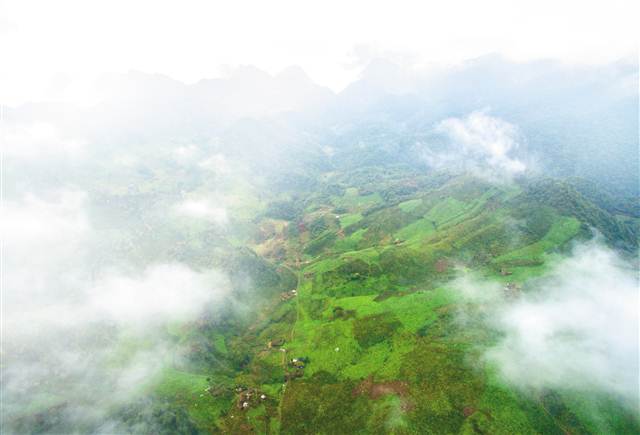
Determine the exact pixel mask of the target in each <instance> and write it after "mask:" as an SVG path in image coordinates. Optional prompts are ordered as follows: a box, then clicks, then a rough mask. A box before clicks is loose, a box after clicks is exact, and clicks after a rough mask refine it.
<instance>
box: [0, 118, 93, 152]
mask: <svg viewBox="0 0 640 435" xmlns="http://www.w3.org/2000/svg"><path fill="white" fill-rule="evenodd" d="M2 135H3V138H2V147H3V150H4V152H5V155H6V156H7V157H16V158H22V159H33V158H36V157H37V158H46V157H72V158H77V157H80V156H81V155H82V153H83V151H84V147H85V142H84V141H83V140H80V139H78V138H71V137H65V135H64V134H63V133H62V132H61V131H60V129H59V128H58V127H56V126H55V125H54V124H51V123H46V122H34V123H9V122H5V123H4V125H2Z"/></svg>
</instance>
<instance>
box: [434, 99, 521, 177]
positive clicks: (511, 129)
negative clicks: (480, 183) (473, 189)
mask: <svg viewBox="0 0 640 435" xmlns="http://www.w3.org/2000/svg"><path fill="white" fill-rule="evenodd" d="M435 131H436V132H437V133H440V134H443V135H445V136H446V137H447V138H448V141H449V142H450V143H449V144H448V148H447V149H446V150H445V151H439V152H434V151H432V150H430V149H428V148H427V149H425V152H424V158H425V160H426V162H427V164H429V165H430V166H433V167H436V168H449V167H454V168H462V169H465V170H467V171H471V172H473V173H475V174H476V175H478V176H480V177H483V178H487V179H490V180H492V181H505V180H507V181H508V180H511V179H512V178H513V177H514V176H515V175H517V174H521V173H523V172H524V171H525V170H526V169H527V165H526V164H525V163H524V162H522V161H521V160H519V159H517V158H514V157H513V156H512V154H513V152H514V151H516V150H517V148H518V147H519V141H518V136H519V135H518V129H517V128H516V126H514V125H513V124H510V123H508V122H506V121H504V120H502V119H500V118H496V117H493V116H489V115H487V114H486V113H485V112H483V111H476V112H472V113H471V114H469V115H468V116H466V117H465V118H447V119H445V120H443V121H441V122H440V123H438V125H437V126H436V128H435Z"/></svg>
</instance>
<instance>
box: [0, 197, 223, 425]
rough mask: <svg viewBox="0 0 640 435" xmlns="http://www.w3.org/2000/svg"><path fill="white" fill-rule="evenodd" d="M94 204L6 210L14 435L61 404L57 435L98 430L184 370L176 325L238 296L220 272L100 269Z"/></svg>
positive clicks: (7, 362)
mask: <svg viewBox="0 0 640 435" xmlns="http://www.w3.org/2000/svg"><path fill="white" fill-rule="evenodd" d="M86 198H87V195H86V194H85V193H83V192H78V191H57V192H51V193H49V194H47V195H44V196H43V195H40V196H36V195H33V194H27V195H24V196H23V197H21V198H18V199H13V200H10V201H6V202H5V204H4V207H3V235H2V236H3V240H4V243H5V247H4V248H5V252H4V255H5V264H4V271H5V273H4V276H3V287H4V288H3V297H4V301H3V306H2V333H3V337H2V339H3V343H2V344H3V349H2V352H3V353H2V368H1V369H2V379H3V382H2V386H1V388H2V391H1V393H2V398H3V401H2V405H1V406H2V414H3V430H5V431H7V433H21V432H22V430H23V429H24V428H30V427H31V426H30V423H26V426H21V424H22V423H21V421H22V419H23V418H31V417H33V416H31V415H30V413H29V412H28V409H30V408H29V407H30V406H32V404H33V403H40V402H41V401H43V400H45V401H47V402H43V403H51V404H52V405H55V406H47V407H45V408H46V409H47V412H51V413H54V414H57V417H52V418H48V420H49V421H54V422H57V424H59V426H57V427H56V428H55V430H57V431H65V430H72V429H71V428H73V430H74V431H75V430H79V431H87V432H90V431H92V430H94V429H95V424H96V422H98V423H99V422H101V421H103V420H104V419H105V418H108V414H109V412H111V411H112V410H113V409H114V407H118V406H122V405H124V404H125V403H127V401H129V400H132V398H135V397H136V394H139V393H140V392H141V391H142V389H143V388H144V386H145V385H147V384H148V383H150V382H152V381H153V379H154V376H155V375H156V374H158V373H159V372H160V371H161V370H163V369H165V368H167V367H170V366H171V365H174V364H180V361H181V358H182V350H181V349H180V347H179V346H177V345H176V344H175V343H174V342H172V338H171V337H170V336H169V334H168V330H167V325H168V324H170V323H172V322H191V321H195V320H197V319H198V318H200V316H201V315H202V314H203V313H205V312H211V310H212V309H213V308H214V305H215V304H216V303H220V302H221V301H222V300H223V299H224V298H225V297H226V296H228V294H229V289H230V288H231V285H230V284H229V282H228V280H227V278H226V276H225V275H223V274H221V273H218V272H216V271H215V270H206V271H196V270H193V269H191V268H190V267H188V266H186V265H184V264H180V263H163V264H150V265H148V266H146V267H144V268H134V269H132V268H130V267H127V265H126V262H125V263H123V264H122V265H114V264H112V265H110V266H104V267H100V266H99V265H96V264H95V259H96V258H97V257H99V255H100V252H99V250H97V249H96V247H95V246H94V245H93V243H94V242H95V241H96V239H99V238H100V237H102V236H101V234H100V232H99V231H97V230H96V229H95V228H93V227H92V225H91V221H90V219H89V215H90V214H89V213H87V212H86V208H87V199H86ZM109 234H111V233H109ZM107 237H108V235H107ZM207 310H208V311H207ZM65 428H66V429H65ZM92 428H93V429H92ZM25 430H27V429H25ZM29 430H30V429H29Z"/></svg>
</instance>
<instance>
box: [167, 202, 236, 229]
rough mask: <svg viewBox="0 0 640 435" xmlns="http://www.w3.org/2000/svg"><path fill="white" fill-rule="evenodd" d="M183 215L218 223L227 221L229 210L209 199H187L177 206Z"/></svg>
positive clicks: (177, 209) (177, 210)
mask: <svg viewBox="0 0 640 435" xmlns="http://www.w3.org/2000/svg"><path fill="white" fill-rule="evenodd" d="M175 210H176V212H177V213H178V214H179V215H181V216H187V217H191V218H196V219H204V220H208V221H210V222H214V223H217V224H225V223H227V219H228V217H227V210H226V209H225V208H224V207H220V206H216V205H214V204H213V203H212V202H211V201H209V200H207V199H187V200H185V201H183V202H181V203H180V204H178V205H177V206H176V208H175Z"/></svg>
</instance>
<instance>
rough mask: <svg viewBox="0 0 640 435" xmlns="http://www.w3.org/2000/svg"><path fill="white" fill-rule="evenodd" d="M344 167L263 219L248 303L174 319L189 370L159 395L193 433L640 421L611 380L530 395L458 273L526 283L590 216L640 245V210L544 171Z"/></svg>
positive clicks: (588, 426) (567, 429) (167, 380)
mask: <svg viewBox="0 0 640 435" xmlns="http://www.w3.org/2000/svg"><path fill="white" fill-rule="evenodd" d="M365 178H366V177H365ZM348 179H351V180H353V179H354V178H353V177H344V178H341V177H340V175H339V174H335V173H334V174H333V175H331V176H329V177H325V178H324V180H323V183H325V184H327V185H330V184H335V185H338V186H340V188H341V189H339V191H340V193H341V194H332V195H323V194H316V195H311V196H309V197H306V198H303V197H298V198H297V199H295V198H294V199H291V198H289V199H278V200H276V202H274V203H272V204H267V206H266V208H265V210H267V212H266V213H265V214H264V215H263V217H262V218H260V219H259V220H258V221H256V222H254V224H253V225H256V226H257V227H264V228H268V229H269V230H268V231H267V230H263V231H260V232H258V233H256V234H259V236H251V237H250V238H249V239H247V240H246V243H247V248H246V249H249V250H253V251H255V252H260V253H261V258H260V257H255V260H251V263H247V264H253V266H252V267H253V268H254V269H255V270H256V271H260V270H261V269H260V268H263V269H264V270H263V271H262V272H259V275H256V279H257V281H256V282H255V283H254V284H258V285H260V283H263V284H264V283H271V284H270V285H268V286H266V287H265V286H264V285H262V287H263V288H272V289H273V290H271V291H267V292H264V291H263V294H264V297H265V299H264V301H265V302H264V303H261V304H256V305H255V308H250V310H249V313H250V314H247V312H245V314H244V315H235V316H233V317H231V318H229V319H228V320H227V321H226V322H224V323H222V324H220V323H218V324H215V325H209V326H207V325H193V326H189V325H186V326H183V327H182V328H181V329H179V331H178V332H176V333H175V334H176V339H179V340H181V341H182V342H185V343H191V347H192V351H191V353H190V354H189V356H188V357H189V360H190V361H191V363H189V365H188V367H191V369H188V368H186V369H185V368H184V367H183V368H182V369H180V370H169V371H167V372H165V373H163V374H162V375H161V376H160V378H159V379H157V380H156V381H154V382H155V383H153V384H152V385H150V386H149V388H150V392H151V395H152V396H153V397H155V398H156V399H155V400H156V401H159V402H161V403H167V404H169V405H170V407H171V409H179V410H183V414H184V415H182V417H181V418H182V419H186V420H185V421H188V422H189V423H190V425H191V426H190V427H192V430H193V431H204V432H209V431H213V432H220V433H272V434H273V433H283V434H289V433H291V434H294V433H296V434H299V433H326V434H339V433H343V434H354V433H397V434H410V433H496V434H499V433H504V434H507V433H509V434H512V433H559V434H562V433H597V432H600V431H602V430H603V428H606V431H607V432H610V433H635V432H637V431H638V430H640V422H639V420H638V417H637V415H633V413H631V412H630V411H629V410H627V409H626V408H624V407H620V406H619V405H617V404H616V402H615V401H612V400H611V398H609V397H607V396H605V395H603V394H602V393H593V394H591V395H589V396H588V397H584V395H579V394H577V393H576V392H571V391H556V390H545V391H543V392H542V393H539V392H538V393H536V394H531V393H529V392H527V391H523V390H519V389H516V388H515V387H513V386H510V385H508V384H507V383H505V382H504V381H503V380H501V378H500V377H499V376H498V375H497V374H496V369H495V367H494V366H492V365H491V364H490V363H488V362H486V361H483V360H482V358H481V356H482V354H483V350H484V349H486V348H488V347H489V346H491V345H492V344H493V343H495V341H496V339H497V338H498V337H497V336H496V335H495V333H493V332H490V331H489V330H487V329H483V328H470V327H465V326H464V325H463V324H461V323H460V321H459V318H458V315H457V313H458V312H459V311H460V310H461V309H462V308H463V307H464V309H465V311H467V312H471V313H473V312H476V311H477V310H481V308H482V307H481V306H477V307H475V308H474V307H473V306H469V304H470V302H469V301H467V300H464V299H462V298H461V297H460V295H459V294H457V293H456V292H454V291H453V290H452V289H451V286H450V284H451V280H452V279H453V278H455V276H456V275H457V274H458V273H460V272H461V271H465V270H466V271H474V273H477V274H479V275H480V276H484V277H486V278H490V279H492V280H494V281H497V282H501V283H503V284H504V285H506V284H508V283H509V284H511V285H514V286H515V287H517V288H518V289H522V291H525V292H526V291H527V286H526V284H527V282H528V280H530V279H532V278H534V277H538V276H541V275H544V273H545V272H546V271H547V270H548V268H549V267H550V266H551V265H553V264H554V263H555V262H557V261H558V260H559V259H560V258H562V257H563V256H565V255H566V254H567V252H568V251H569V249H570V248H571V245H572V243H573V242H575V241H577V240H581V239H582V240H584V239H587V238H590V237H591V231H590V228H596V229H597V230H599V231H601V232H602V234H604V236H605V237H606V238H607V240H608V241H609V243H611V244H612V245H615V244H619V243H620V242H621V241H622V242H624V243H625V244H626V245H625V246H628V247H629V246H630V247H631V249H636V247H637V245H634V239H633V238H632V237H631V236H630V234H637V233H634V231H637V223H636V221H635V220H633V218H629V219H628V220H624V219H621V218H620V215H617V216H613V215H611V214H609V213H608V212H607V211H606V210H603V209H602V208H600V207H598V205H596V204H595V203H593V202H591V201H590V200H588V199H587V198H586V197H584V196H582V195H581V194H579V193H578V192H577V191H575V190H571V189H572V188H570V187H563V186H565V185H564V184H554V183H555V182H550V181H542V182H536V183H533V184H520V185H509V186H494V185H490V184H487V183H484V182H482V181H481V180H477V179H474V178H470V177H452V176H447V177H433V178H432V179H430V180H429V183H424V184H423V185H422V186H420V187H418V188H412V189H409V190H408V191H407V192H404V193H400V194H394V195H389V194H388V192H389V191H394V190H395V191H401V189H397V187H398V186H403V185H405V183H408V182H411V181H410V180H407V179H406V178H405V175H403V173H402V171H397V172H396V173H387V174H386V176H385V178H384V180H383V181H381V182H380V183H378V184H377V185H376V184H372V183H366V184H351V183H352V182H351V183H350V182H349V181H347V180H348ZM558 189H559V190H558ZM556 192H557V193H556ZM554 195H564V196H563V198H564V200H555V199H554ZM567 195H569V200H567ZM385 197H387V198H388V199H385ZM278 201H279V202H278ZM284 209H287V210H292V212H291V213H289V215H288V216H281V217H280V219H283V220H279V221H274V220H273V219H272V217H271V216H273V215H274V211H277V210H284ZM247 258H252V257H251V256H249V257H247ZM259 264H263V266H259V267H258V265H259ZM247 302H248V301H247ZM474 310H475V311H474ZM477 312H478V313H480V312H481V311H477ZM194 342H196V343H198V344H197V345H194ZM198 346H200V348H199V347H198ZM198 349H200V350H198ZM294 360H297V361H294ZM244 403H247V405H243V404H244ZM594 409H597V410H598V412H597V413H594V412H591V411H592V410H594ZM603 416H604V417H603ZM173 418H176V417H173Z"/></svg>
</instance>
